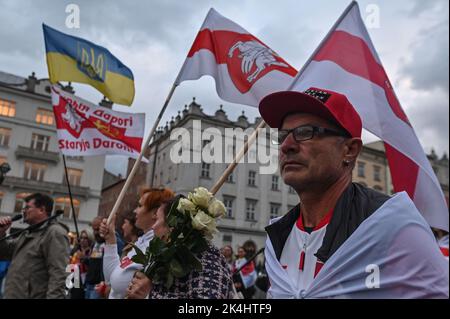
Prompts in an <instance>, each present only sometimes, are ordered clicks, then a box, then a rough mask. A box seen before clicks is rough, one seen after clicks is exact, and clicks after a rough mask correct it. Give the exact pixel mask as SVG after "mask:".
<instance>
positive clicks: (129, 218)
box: [121, 211, 144, 257]
mask: <svg viewBox="0 0 450 319" xmlns="http://www.w3.org/2000/svg"><path fill="white" fill-rule="evenodd" d="M121 229H122V234H123V239H124V241H125V243H126V244H125V247H124V248H123V250H122V253H121V257H125V256H126V255H128V253H129V252H130V250H132V248H133V245H132V244H134V243H135V242H136V241H137V240H138V238H139V237H140V236H142V235H143V234H144V232H143V231H142V229H140V228H139V227H137V226H136V213H135V212H134V211H130V212H128V213H126V214H125V215H124V216H123V222H122V226H121Z"/></svg>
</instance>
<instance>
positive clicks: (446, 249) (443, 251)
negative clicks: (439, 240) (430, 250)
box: [439, 247, 448, 257]
mask: <svg viewBox="0 0 450 319" xmlns="http://www.w3.org/2000/svg"><path fill="white" fill-rule="evenodd" d="M439 249H440V250H441V253H442V255H444V256H445V257H448V248H446V247H439Z"/></svg>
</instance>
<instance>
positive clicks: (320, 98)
mask: <svg viewBox="0 0 450 319" xmlns="http://www.w3.org/2000/svg"><path fill="white" fill-rule="evenodd" d="M259 113H260V114H261V116H262V118H263V119H264V121H265V122H266V123H267V124H268V125H269V126H270V127H272V128H281V125H282V124H283V120H284V118H285V117H286V115H288V114H291V113H309V114H314V115H317V116H319V117H321V118H324V119H327V120H330V121H331V122H333V123H336V124H338V125H340V126H341V127H342V128H343V129H344V130H346V131H347V132H348V133H349V134H350V136H351V137H359V138H361V132H362V121H361V118H360V116H359V114H358V112H356V110H355V108H354V107H353V105H352V104H351V103H350V102H349V101H348V99H347V97H346V96H345V95H343V94H340V93H337V92H333V91H329V90H325V89H319V88H314V87H312V88H309V89H308V90H306V91H304V92H297V91H281V92H275V93H272V94H269V95H267V96H266V97H264V98H263V99H262V100H261V102H260V103H259Z"/></svg>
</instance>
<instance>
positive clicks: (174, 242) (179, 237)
mask: <svg viewBox="0 0 450 319" xmlns="http://www.w3.org/2000/svg"><path fill="white" fill-rule="evenodd" d="M177 206H178V201H176V202H175V203H174V204H173V205H172V207H171V208H170V211H169V213H168V215H167V217H166V222H167V224H168V225H169V227H170V228H171V229H172V231H171V233H170V235H169V238H168V240H167V242H165V241H163V240H161V239H160V238H158V237H155V238H153V240H152V241H151V242H150V244H149V246H148V248H147V250H146V252H145V253H144V252H142V251H141V250H140V249H139V248H137V247H136V246H134V249H135V251H136V255H135V256H133V257H132V258H131V259H132V261H133V262H135V263H138V264H142V265H143V266H144V273H145V274H146V275H147V277H149V278H151V279H152V281H153V283H155V284H164V286H165V287H166V289H170V287H172V285H173V282H174V280H175V279H176V278H183V277H185V276H187V275H188V274H189V273H190V272H191V271H193V270H196V271H201V270H202V264H201V262H200V260H199V259H198V258H197V256H196V255H198V254H200V253H202V252H203V251H205V250H206V249H207V248H208V241H207V239H206V238H205V236H204V233H203V232H202V231H201V230H197V229H194V228H193V227H192V222H191V220H192V219H191V216H190V214H185V213H182V212H180V211H178V210H177Z"/></svg>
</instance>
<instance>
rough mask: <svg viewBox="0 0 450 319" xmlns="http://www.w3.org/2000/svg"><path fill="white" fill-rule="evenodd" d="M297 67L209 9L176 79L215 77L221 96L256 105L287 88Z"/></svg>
mask: <svg viewBox="0 0 450 319" xmlns="http://www.w3.org/2000/svg"><path fill="white" fill-rule="evenodd" d="M296 74H297V71H296V70H295V69H294V68H293V67H292V66H290V65H289V64H288V63H287V62H286V61H284V60H283V59H282V58H281V57H280V56H279V55H278V54H277V53H275V52H274V51H273V50H272V49H270V48H269V47H268V46H266V45H265V44H264V43H263V42H261V41H260V40H259V39H257V38H256V37H254V36H253V35H251V34H250V33H248V32H247V31H246V30H245V29H243V28H242V27H240V26H239V25H237V24H236V23H234V22H233V21H231V20H229V19H227V18H225V17H223V16H222V15H220V14H219V13H218V12H217V11H215V10H214V9H212V8H211V9H210V10H209V12H208V15H207V16H206V19H205V21H204V23H203V25H202V27H201V29H200V31H199V33H198V34H197V37H196V38H195V40H194V43H193V44H192V47H191V50H190V51H189V53H188V56H187V58H186V61H185V62H184V65H183V67H182V68H181V71H180V73H179V75H178V77H177V80H176V81H175V84H177V85H178V84H180V83H181V82H183V81H186V80H197V79H199V78H201V77H202V76H204V75H210V76H212V77H213V78H214V79H215V81H216V90H217V94H218V95H219V96H220V97H221V98H222V99H224V100H226V101H229V102H232V103H239V104H245V105H251V106H258V104H259V101H260V100H261V99H262V98H263V97H264V96H266V95H268V94H270V93H273V92H276V91H281V90H286V89H287V88H288V86H289V84H291V82H292V80H293V79H294V77H295V75H296Z"/></svg>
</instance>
